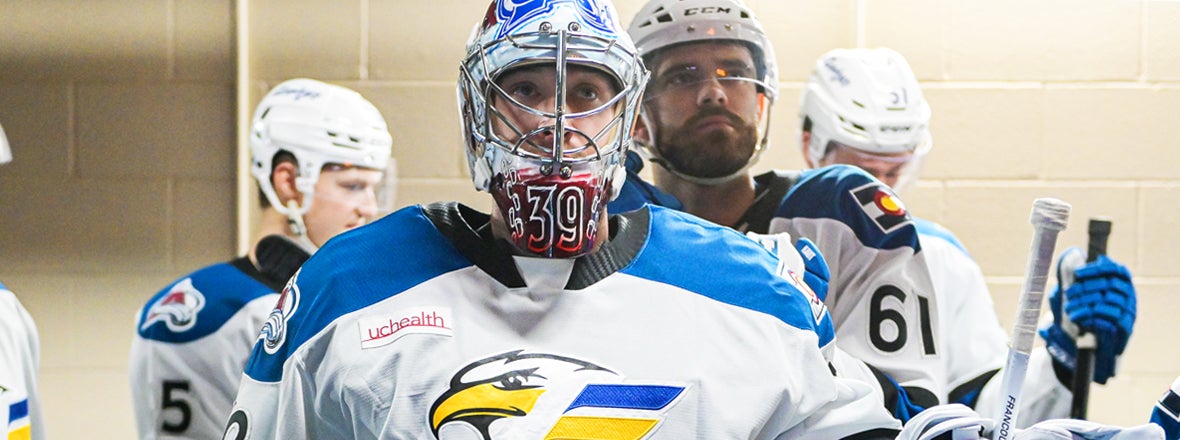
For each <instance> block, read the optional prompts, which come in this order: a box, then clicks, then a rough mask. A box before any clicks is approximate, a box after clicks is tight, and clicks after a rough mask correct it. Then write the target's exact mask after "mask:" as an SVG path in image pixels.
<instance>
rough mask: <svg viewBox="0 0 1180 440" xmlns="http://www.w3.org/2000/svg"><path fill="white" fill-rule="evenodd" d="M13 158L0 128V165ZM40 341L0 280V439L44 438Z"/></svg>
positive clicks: (31, 325) (22, 308) (31, 319)
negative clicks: (38, 374)
mask: <svg viewBox="0 0 1180 440" xmlns="http://www.w3.org/2000/svg"><path fill="white" fill-rule="evenodd" d="M11 161H12V150H11V148H9V146H8V137H7V136H5V135H4V127H0V165H4V164H6V163H8V162H11ZM40 361H41V342H40V340H39V339H38V338H37V325H36V324H35V323H34V322H33V317H32V316H29V312H28V311H26V310H25V308H24V306H22V305H21V303H20V301H19V300H17V298H16V295H14V294H13V293H12V291H10V290H8V288H7V287H5V286H4V284H3V283H0V438H6V439H33V440H42V439H44V438H45V419H44V416H43V415H42V413H41V400H40V398H39V396H38V394H37V368H38V365H39V364H40Z"/></svg>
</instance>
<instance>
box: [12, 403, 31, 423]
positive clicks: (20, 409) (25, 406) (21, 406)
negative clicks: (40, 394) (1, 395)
mask: <svg viewBox="0 0 1180 440" xmlns="http://www.w3.org/2000/svg"><path fill="white" fill-rule="evenodd" d="M28 416H29V399H22V400H21V401H19V402H13V403H12V404H10V405H8V423H12V422H15V421H17V420H20V419H23V418H25V417H28Z"/></svg>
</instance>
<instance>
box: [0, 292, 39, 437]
mask: <svg viewBox="0 0 1180 440" xmlns="http://www.w3.org/2000/svg"><path fill="white" fill-rule="evenodd" d="M40 355H41V345H40V342H39V340H38V338H37V326H36V325H35V324H34V323H33V318H32V317H31V316H29V312H28V311H26V310H25V308H24V306H22V305H21V303H20V301H18V300H17V298H16V295H13V294H12V292H11V291H9V290H8V288H7V287H5V286H4V285H3V284H0V439H11V440H18V439H19V440H26V439H33V440H43V439H45V438H46V435H45V419H44V415H43V414H42V413H41V402H40V400H38V395H37V367H38V365H39V363H40Z"/></svg>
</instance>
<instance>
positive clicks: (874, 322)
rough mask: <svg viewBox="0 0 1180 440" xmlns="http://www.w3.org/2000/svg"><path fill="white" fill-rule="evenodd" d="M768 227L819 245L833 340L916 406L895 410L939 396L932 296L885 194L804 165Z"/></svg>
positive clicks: (863, 180) (900, 214) (861, 178)
mask: <svg viewBox="0 0 1180 440" xmlns="http://www.w3.org/2000/svg"><path fill="white" fill-rule="evenodd" d="M770 232H772V233H777V232H787V233H790V234H791V235H792V236H795V237H806V238H809V239H811V240H812V241H814V242H815V243H816V244H817V245H818V246H819V248H820V251H821V253H822V254H823V256H824V258H825V259H826V260H827V262H828V265H829V267H830V270H831V282H830V284H829V289H828V295H827V298H826V300H825V302H826V303H827V305H828V309H829V310H830V311H831V315H832V320H833V322H834V323H835V327H836V337H837V344H838V345H839V346H840V347H841V348H842V349H844V350H845V351H847V352H848V353H850V354H852V355H853V356H856V357H857V358H860V359H861V360H863V361H864V362H865V363H866V364H868V365H870V366H872V367H873V368H875V369H877V370H879V371H881V372H883V373H885V374H886V375H888V376H889V378H891V379H892V380H893V381H896V383H897V384H898V385H899V386H900V388H901V389H902V390H904V392H905V394H906V396H905V397H906V398H908V401H909V402H910V403H912V404H913V405H914V406H912V407H911V408H910V409H908V410H903V411H895V414H898V416H899V417H905V416H906V415H907V414H906V413H909V414H908V415H910V416H912V414H913V413H914V411H917V410H919V409H920V408H925V407H930V406H934V405H936V404H939V403H941V402H942V401H943V400H945V396H946V391H945V385H946V371H945V368H946V366H945V365H944V363H943V359H942V357H941V353H940V341H941V337H942V335H940V334H939V330H940V329H941V326H940V317H939V316H938V313H939V305H938V300H937V298H936V297H935V294H934V288H933V282H932V281H931V277H930V273H929V271H928V269H927V266H926V256H925V254H924V253H923V252H922V248H921V246H920V244H919V240H918V235H917V232H916V230H915V228H914V225H913V222H912V220H911V218H910V216H909V214H908V212H907V211H906V210H905V206H904V205H903V204H902V203H901V201H900V199H899V198H898V197H897V196H896V195H895V194H893V192H892V190H890V189H889V188H888V187H887V186H885V185H884V184H882V183H880V182H879V181H877V180H876V179H873V178H872V177H871V176H869V175H868V174H866V173H865V172H864V171H861V170H860V169H858V168H854V167H849V166H840V165H838V166H832V167H826V168H821V169H817V170H809V171H806V172H804V173H802V174H801V175H800V177H799V180H798V181H797V182H796V183H795V185H794V186H793V187H792V188H791V189H790V192H788V193H787V196H786V197H784V199H783V201H782V204H781V205H780V207H779V210H778V212H777V213H776V215H775V218H773V219H772V220H771V222H770ZM887 397H888V396H887ZM898 398H899V399H900V397H898ZM903 400H904V399H903ZM887 404H888V400H887Z"/></svg>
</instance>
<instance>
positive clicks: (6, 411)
mask: <svg viewBox="0 0 1180 440" xmlns="http://www.w3.org/2000/svg"><path fill="white" fill-rule="evenodd" d="M16 394H17V393H16V392H15V391H13V390H11V389H8V388H5V387H4V386H0V423H3V425H2V426H3V428H4V430H3V431H0V434H4V438H5V439H8V440H28V439H30V438H32V429H33V427H32V424H31V423H30V420H29V399H27V398H25V397H24V396H23V395H21V396H16ZM13 396H15V399H14V397H13Z"/></svg>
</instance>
